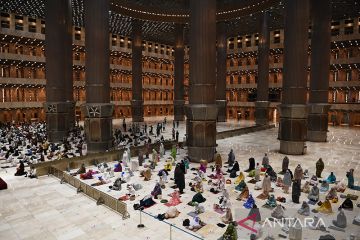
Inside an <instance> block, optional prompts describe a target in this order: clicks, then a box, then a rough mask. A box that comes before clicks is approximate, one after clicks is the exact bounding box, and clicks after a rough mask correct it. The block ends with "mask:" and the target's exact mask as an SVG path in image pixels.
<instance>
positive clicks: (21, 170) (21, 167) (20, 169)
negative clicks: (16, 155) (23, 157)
mask: <svg viewBox="0 0 360 240" xmlns="http://www.w3.org/2000/svg"><path fill="white" fill-rule="evenodd" d="M25 174H26V172H25V165H24V162H23V161H20V164H19V167H17V168H16V173H15V176H22V175H25Z"/></svg>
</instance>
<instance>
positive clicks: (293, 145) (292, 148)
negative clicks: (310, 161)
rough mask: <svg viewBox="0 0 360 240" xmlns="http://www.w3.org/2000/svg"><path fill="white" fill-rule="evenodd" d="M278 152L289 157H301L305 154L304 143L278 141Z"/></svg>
mask: <svg viewBox="0 0 360 240" xmlns="http://www.w3.org/2000/svg"><path fill="white" fill-rule="evenodd" d="M280 152H281V153H283V154H289V155H303V154H305V153H306V145H305V142H294V141H283V140H280Z"/></svg>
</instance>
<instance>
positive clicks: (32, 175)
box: [25, 165, 37, 178]
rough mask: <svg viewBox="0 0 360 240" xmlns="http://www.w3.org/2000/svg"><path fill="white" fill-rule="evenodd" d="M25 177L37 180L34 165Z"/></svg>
mask: <svg viewBox="0 0 360 240" xmlns="http://www.w3.org/2000/svg"><path fill="white" fill-rule="evenodd" d="M25 177H29V178H37V176H36V168H35V167H34V166H33V165H31V166H30V171H29V172H27V173H26V175H25Z"/></svg>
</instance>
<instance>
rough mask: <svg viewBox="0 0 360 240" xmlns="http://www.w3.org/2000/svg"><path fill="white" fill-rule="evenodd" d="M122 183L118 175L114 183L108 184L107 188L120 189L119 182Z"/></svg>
mask: <svg viewBox="0 0 360 240" xmlns="http://www.w3.org/2000/svg"><path fill="white" fill-rule="evenodd" d="M122 183H124V181H122V179H121V177H118V178H117V179H116V180H115V182H114V184H113V185H112V186H109V188H110V189H111V190H115V191H120V190H121V184H122Z"/></svg>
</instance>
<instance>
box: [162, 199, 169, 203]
mask: <svg viewBox="0 0 360 240" xmlns="http://www.w3.org/2000/svg"><path fill="white" fill-rule="evenodd" d="M160 202H161V203H167V202H168V200H166V199H162V200H161V201H160Z"/></svg>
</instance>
